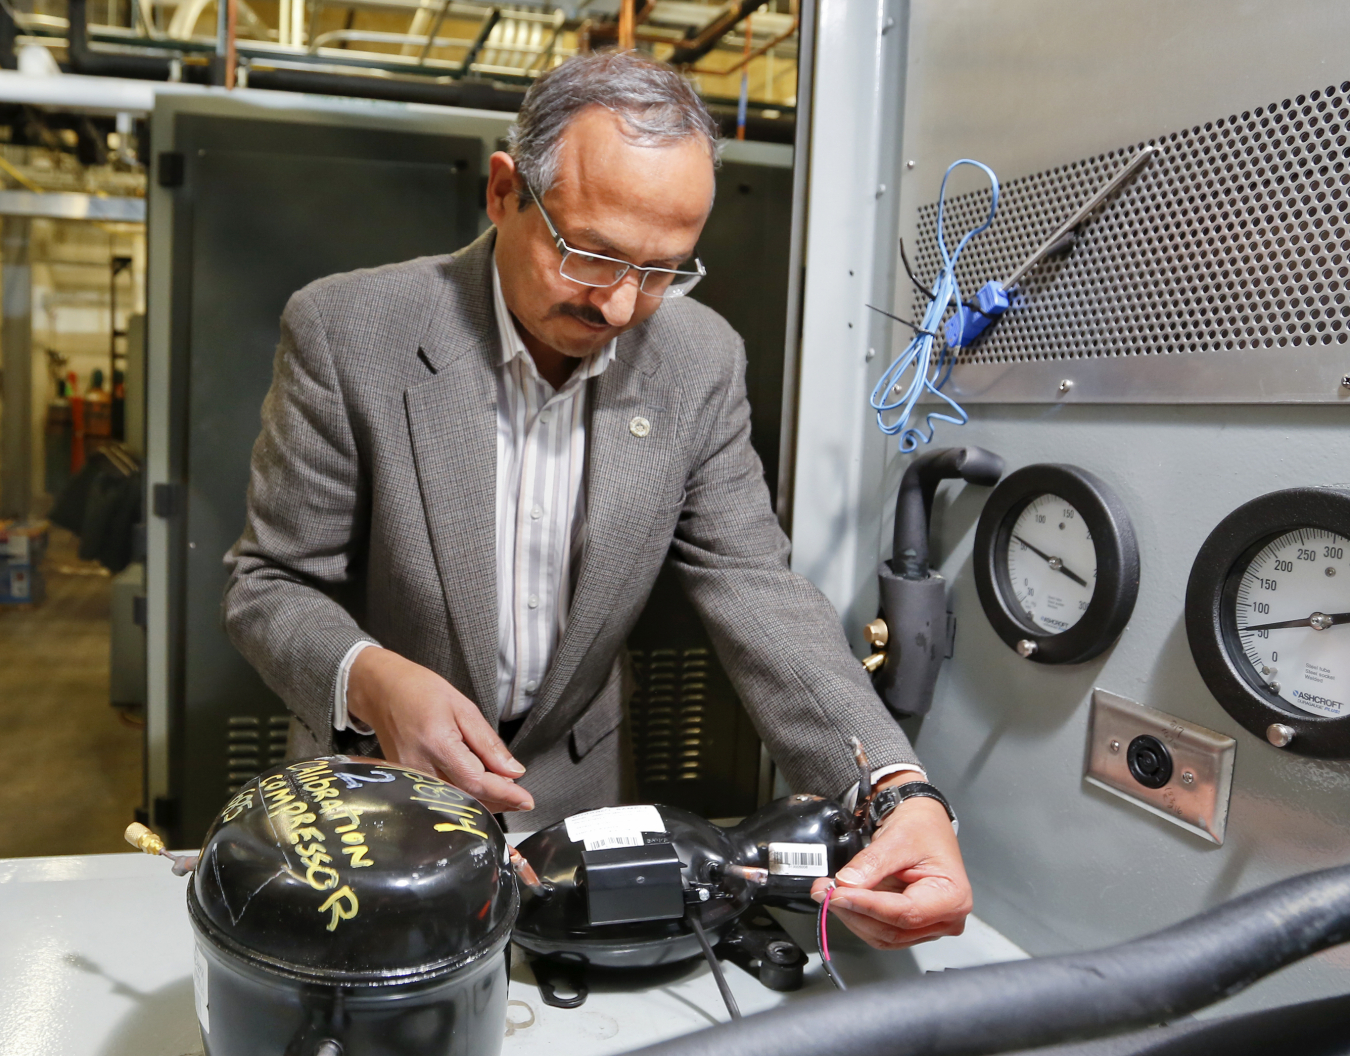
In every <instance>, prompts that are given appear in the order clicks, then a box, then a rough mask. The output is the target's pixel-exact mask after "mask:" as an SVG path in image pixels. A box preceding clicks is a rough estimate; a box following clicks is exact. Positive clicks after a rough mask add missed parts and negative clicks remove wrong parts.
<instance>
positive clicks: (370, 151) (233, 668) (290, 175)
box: [146, 91, 792, 845]
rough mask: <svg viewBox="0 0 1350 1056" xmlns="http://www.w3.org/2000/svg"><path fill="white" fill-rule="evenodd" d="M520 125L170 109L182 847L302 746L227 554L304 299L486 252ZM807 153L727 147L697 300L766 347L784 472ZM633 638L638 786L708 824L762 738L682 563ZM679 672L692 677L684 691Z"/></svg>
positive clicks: (755, 377)
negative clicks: (238, 626)
mask: <svg viewBox="0 0 1350 1056" xmlns="http://www.w3.org/2000/svg"><path fill="white" fill-rule="evenodd" d="M512 119H513V115H509V114H488V113H483V112H479V111H469V110H450V109H443V108H435V107H400V106H394V105H390V104H373V103H366V102H361V101H354V100H349V101H338V100H323V99H317V98H311V97H306V98H304V99H297V98H295V97H285V108H284V109H283V108H282V106H281V104H280V103H279V102H278V101H277V100H276V99H275V98H273V93H258V92H248V91H244V92H236V93H233V96H232V97H231V98H228V99H219V98H215V99H206V100H200V99H199V100H193V99H187V98H184V97H173V96H161V97H160V98H159V102H158V103H157V106H156V112H155V115H154V119H153V123H152V135H153V136H154V140H155V143H154V149H155V152H156V180H155V182H154V184H153V185H152V187H151V188H150V230H149V236H150V238H149V243H150V260H149V270H150V284H151V296H150V306H149V307H150V311H149V332H150V339H149V345H150V355H149V364H150V366H149V376H148V379H147V388H148V400H149V405H148V406H149V410H148V425H147V433H148V440H147V466H148V470H149V479H150V481H151V483H152V485H154V486H155V487H154V488H153V493H154V495H155V499H154V500H153V505H154V507H155V509H157V510H158V511H159V512H160V514H162V515H166V516H155V517H152V518H151V521H150V525H149V532H148V535H149V551H150V558H149V564H148V567H147V595H148V610H149V611H148V621H149V622H148V629H149V670H150V678H149V685H148V705H147V712H148V722H147V765H146V774H147V800H148V802H149V804H150V807H151V810H150V812H149V813H150V815H151V817H152V819H153V820H154V822H155V823H156V824H157V825H158V826H159V827H160V828H161V829H164V830H166V831H167V832H168V834H169V835H170V837H171V838H172V839H173V840H174V841H175V842H177V843H179V844H183V845H186V844H190V843H192V842H194V841H196V840H197V839H198V837H200V836H201V834H202V832H203V831H204V829H205V827H206V826H207V824H209V822H210V820H211V818H212V817H213V816H214V814H215V813H216V811H217V810H218V809H219V808H220V806H221V805H222V803H223V802H224V801H225V799H226V798H227V797H228V795H229V794H230V792H231V790H232V789H235V788H238V787H239V786H240V785H241V784H242V783H243V782H246V781H247V780H248V779H249V778H250V777H252V776H253V774H255V773H257V772H258V770H260V769H262V768H265V767H267V766H269V765H272V764H274V763H276V762H278V761H280V760H281V758H282V757H283V755H284V752H285V747H286V733H287V727H288V723H289V719H288V715H287V713H286V710H285V708H284V707H283V705H282V703H281V701H280V700H278V699H277V698H276V696H275V695H273V694H272V693H271V692H270V691H269V690H268V689H267V688H266V687H265V686H264V685H263V684H262V681H261V680H260V679H259V677H258V676H257V674H256V673H255V672H254V671H253V670H252V668H250V667H249V666H248V664H247V663H245V662H244V660H243V659H242V658H241V657H240V656H239V654H238V653H237V652H236V651H235V650H234V648H233V646H232V645H231V644H230V642H229V640H228V639H227V638H226V636H225V633H224V630H223V628H222V626H221V617H220V598H221V592H222V589H223V587H224V584H225V579H226V576H225V569H224V566H223V565H222V562H221V559H222V557H223V555H224V554H225V552H226V551H227V550H228V549H229V547H230V546H231V545H232V544H233V542H234V540H235V539H236V538H237V537H238V535H239V532H240V530H241V528H242V525H243V522H244V501H245V489H246V487H247V481H248V461H249V453H250V450H251V448H252V445H253V441H254V440H255V438H256V437H257V434H258V428H259V416H258V414H259V407H260V406H261V403H262V400H263V396H264V395H265V393H266V391H267V388H268V385H269V384H270V381H271V376H272V357H273V354H274V352H275V349H276V344H277V340H278V336H279V335H278V321H279V318H280V315H281V312H282V309H283V308H284V307H285V303H286V300H287V298H288V297H289V296H290V294H291V293H292V292H293V291H295V290H297V289H299V288H300V287H301V286H304V285H305V284H306V283H308V282H310V281H311V280H313V279H315V278H318V277H320V276H323V275H328V274H331V273H334V272H339V271H345V270H350V269H352V268H358V267H365V266H370V265H377V264H382V263H388V262H391V261H398V260H406V259H408V258H410V257H415V256H419V255H424V254H434V253H446V252H450V251H452V250H454V249H457V248H459V247H460V246H463V245H465V244H466V243H468V242H469V241H471V240H472V239H473V238H474V236H475V235H476V234H477V233H478V231H480V230H482V229H483V227H484V226H485V225H486V223H487V221H486V218H485V216H484V214H483V211H482V203H481V190H480V180H481V177H482V175H483V174H484V173H485V167H486V159H487V156H488V154H489V153H490V152H491V151H492V150H493V149H495V148H496V146H497V144H498V143H499V141H500V139H501V137H502V135H504V133H505V130H506V128H507V127H508V126H509V124H510V122H511V121H512ZM791 165H792V152H791V149H790V148H788V147H783V146H776V145H769V144H757V143H734V144H728V147H727V150H726V152H725V154H724V164H723V166H722V168H721V169H720V170H719V173H718V191H717V203H716V205H715V207H714V211H713V215H712V217H711V219H710V222H709V224H708V227H707V229H706V231H705V233H704V237H703V240H702V241H701V243H700V246H699V252H700V254H701V256H702V258H703V260H704V261H705V262H706V264H707V266H708V269H709V278H708V279H707V280H706V281H705V282H704V283H703V284H702V285H701V286H700V288H699V289H698V291H697V296H698V297H699V299H701V300H703V301H704V302H705V303H707V304H709V305H711V306H712V307H713V308H715V309H716V310H718V311H719V312H721V313H722V314H723V315H724V316H726V318H727V319H728V320H729V321H730V322H731V323H732V325H733V326H735V327H736V329H737V330H738V331H739V332H740V333H742V334H743V335H744V337H745V342H746V351H747V357H748V360H749V365H748V369H747V383H748V387H749V391H750V397H751V401H752V406H753V408H754V411H753V420H752V431H753V440H754V443H755V446H756V448H757V449H758V450H759V452H760V455H761V457H762V459H763V460H764V463H765V467H766V470H767V474H768V479H769V480H770V481H774V480H776V478H777V458H778V445H779V422H780V419H781V408H780V404H781V393H782V381H783V352H782V350H783V339H784V327H785V321H784V320H785V307H786V286H787V260H788V252H787V244H786V241H787V237H788V227H789V214H790V209H791V176H792V169H791ZM176 170H177V171H176ZM178 172H181V181H180V180H179V179H178V178H177V177H178ZM166 184H167V185H166ZM630 646H631V648H632V649H633V651H634V659H635V661H637V664H636V669H637V673H638V683H639V685H638V693H637V696H636V698H635V700H634V705H633V706H634V732H635V737H634V747H635V749H636V752H637V756H638V758H637V760H636V762H637V773H638V775H639V787H638V792H639V794H640V795H645V796H647V797H656V798H659V799H661V800H662V801H663V802H669V803H678V804H681V805H684V804H688V805H689V806H691V807H693V808H694V809H698V810H702V811H705V812H707V813H715V814H727V813H738V812H744V811H746V810H749V809H751V808H752V807H753V806H754V802H755V792H756V787H757V781H758V776H759V775H758V770H759V767H760V758H759V755H760V749H759V741H758V738H757V736H756V734H755V731H754V729H753V727H752V726H751V724H750V722H749V719H748V718H747V717H746V715H745V712H744V710H743V709H742V708H741V706H740V703H739V701H738V699H737V698H736V695H735V692H734V690H733V689H732V687H731V685H730V682H729V681H728V679H727V678H726V675H725V674H724V673H723V672H722V671H721V668H720V665H719V664H718V662H717V658H716V657H715V656H714V655H713V654H712V648H711V643H710V642H709V640H708V637H707V634H706V632H705V631H704V629H703V627H702V625H701V624H700V623H699V620H698V617H697V615H696V614H695V613H694V611H693V609H692V607H690V606H689V604H688V602H687V601H686V600H685V599H684V597H683V594H682V593H681V591H680V590H679V587H678V585H677V584H675V583H674V582H673V579H672V577H670V576H669V574H667V575H666V576H664V577H663V578H662V580H661V581H660V583H659V584H658V587H657V589H656V591H655V593H654V594H653V598H652V601H651V603H650V604H649V608H648V613H647V614H646V615H645V616H644V618H643V619H642V620H641V621H640V622H639V625H638V627H637V628H636V629H635V631H634V635H633V638H632V640H631V641H630ZM671 658H673V659H674V664H673V666H672V665H671V664H669V663H668V661H669V660H670V659H671ZM672 676H680V677H678V678H676V679H675V685H674V687H673V689H674V692H673V693H672V694H667V693H666V687H665V684H666V683H667V682H669V681H671V678H672ZM653 679H654V680H653ZM667 696H670V697H671V698H672V699H669V700H667V699H664V698H665V697H667ZM672 715H673V716H674V719H675V720H677V721H675V722H674V723H673V728H674V730H678V731H679V733H680V739H681V740H682V741H684V742H692V744H690V743H684V744H681V745H679V746H675V747H678V749H679V750H680V751H682V752H684V753H685V754H684V755H682V756H680V757H679V759H680V761H681V762H682V763H689V762H690V761H693V762H694V763H696V764H697V765H693V766H688V765H685V766H682V767H680V768H677V769H678V777H679V779H678V780H675V778H676V776H677V774H676V773H675V772H671V773H670V775H669V776H670V778H671V780H667V781H662V780H659V778H660V777H661V776H662V775H661V774H660V773H659V772H658V771H659V768H658V769H657V770H652V769H651V767H650V766H649V765H648V764H650V763H652V762H653V761H654V760H653V757H655V761H656V762H660V757H661V756H662V754H663V753H665V752H666V751H667V750H668V748H669V747H671V746H670V745H669V744H668V741H669V736H668V735H667V734H665V733H664V732H663V730H664V729H667V728H670V727H671V725H672V724H668V723H666V722H665V719H666V718H669V717H671V716H672ZM679 720H686V721H683V722H682V723H681V721H679ZM692 720H697V721H693V722H692V725H691V721H692ZM644 775H646V776H648V777H656V778H658V780H655V781H649V780H643V777H644Z"/></svg>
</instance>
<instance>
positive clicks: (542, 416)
mask: <svg viewBox="0 0 1350 1056" xmlns="http://www.w3.org/2000/svg"><path fill="white" fill-rule="evenodd" d="M552 419H553V412H552V411H540V412H539V420H540V421H541V422H543V423H544V424H545V425H548V423H549V422H550V421H551V420H552Z"/></svg>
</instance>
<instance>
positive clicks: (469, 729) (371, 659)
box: [347, 649, 534, 812]
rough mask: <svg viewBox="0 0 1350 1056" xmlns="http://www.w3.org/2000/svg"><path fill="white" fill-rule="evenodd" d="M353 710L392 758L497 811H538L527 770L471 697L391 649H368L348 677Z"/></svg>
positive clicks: (350, 704)
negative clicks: (520, 781) (526, 783)
mask: <svg viewBox="0 0 1350 1056" xmlns="http://www.w3.org/2000/svg"><path fill="white" fill-rule="evenodd" d="M347 714H348V715H350V716H351V717H352V718H354V719H357V720H358V721H360V722H364V723H366V724H367V725H368V726H371V727H373V728H374V730H375V735H376V736H377V737H378V738H379V739H380V747H381V748H382V749H383V750H384V757H385V758H386V759H388V760H389V761H390V762H391V763H398V764H399V765H400V766H410V767H412V768H414V769H416V770H425V771H427V772H428V773H432V774H437V775H439V776H440V777H443V778H444V779H445V780H447V781H449V782H450V783H451V784H452V785H454V786H455V787H456V788H460V789H463V790H464V791H465V792H467V793H469V795H471V796H473V797H474V798H475V799H477V800H478V801H479V802H480V803H482V804H483V805H484V806H485V807H487V808H488V809H489V810H491V811H493V812H498V811H506V810H533V809H534V799H533V798H532V797H531V796H530V794H529V793H528V792H526V791H525V789H523V788H521V787H520V786H519V785H517V784H516V782H515V779H516V778H519V777H521V776H523V775H524V773H525V768H524V767H523V766H521V765H520V763H518V762H516V760H515V759H513V758H512V757H511V753H510V752H509V751H508V750H507V747H506V745H505V743H504V742H503V741H502V739H501V738H500V737H498V736H497V732H496V731H495V730H494V729H493V728H492V727H491V726H489V725H488V722H487V720H486V719H484V718H483V713H482V712H481V711H479V710H478V708H477V707H476V706H475V705H474V703H473V701H471V700H469V698H468V697H466V696H465V695H464V694H463V693H461V692H460V691H459V690H457V689H455V687H454V686H452V685H451V684H450V683H449V682H447V681H446V680H445V679H443V678H441V676H440V675H438V674H436V672H434V671H430V670H428V669H427V668H425V667H423V666H422V665H421V664H415V663H413V662H412V661H411V660H407V659H405V658H404V657H401V656H399V655H398V653H396V652H394V651H393V650H392V649H363V650H361V652H360V653H358V654H357V657H356V660H355V661H354V662H353V663H352V668H351V671H350V673H349V675H348V678H347Z"/></svg>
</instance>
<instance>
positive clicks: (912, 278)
mask: <svg viewBox="0 0 1350 1056" xmlns="http://www.w3.org/2000/svg"><path fill="white" fill-rule="evenodd" d="M900 263H902V264H903V265H904V266H905V274H906V275H908V276H909V281H910V282H912V283H914V288H915V289H916V290H918V291H919V292H920V293H921V294H923V296H924V297H926V298H927V299H928V300H930V301H931V300H932V299H933V294H932V293H931V292H930V291H929V289H928V287H927V286H925V285H924V284H923V283H921V282H920V281H919V277H918V276H917V275H915V274H914V269H913V268H912V267H910V265H909V257H908V256H906V255H905V240H904V239H903V238H902V239H900ZM868 307H869V308H870V307H871V305H868Z"/></svg>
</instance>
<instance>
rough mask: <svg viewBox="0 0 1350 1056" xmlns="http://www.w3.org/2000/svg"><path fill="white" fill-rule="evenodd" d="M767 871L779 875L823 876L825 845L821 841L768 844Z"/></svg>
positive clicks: (824, 872) (825, 873) (825, 868)
mask: <svg viewBox="0 0 1350 1056" xmlns="http://www.w3.org/2000/svg"><path fill="white" fill-rule="evenodd" d="M769 872H770V873H776V874H778V875H780V876H782V875H787V876H825V875H827V863H826V860H825V845H824V844H821V843H771V844H769Z"/></svg>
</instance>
